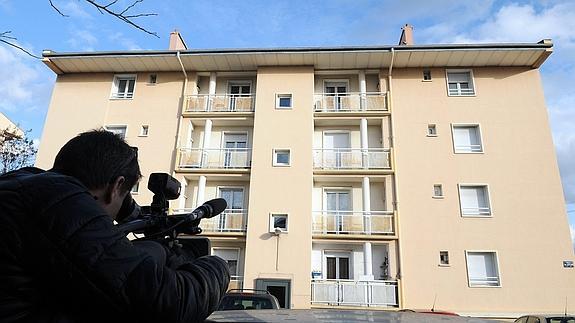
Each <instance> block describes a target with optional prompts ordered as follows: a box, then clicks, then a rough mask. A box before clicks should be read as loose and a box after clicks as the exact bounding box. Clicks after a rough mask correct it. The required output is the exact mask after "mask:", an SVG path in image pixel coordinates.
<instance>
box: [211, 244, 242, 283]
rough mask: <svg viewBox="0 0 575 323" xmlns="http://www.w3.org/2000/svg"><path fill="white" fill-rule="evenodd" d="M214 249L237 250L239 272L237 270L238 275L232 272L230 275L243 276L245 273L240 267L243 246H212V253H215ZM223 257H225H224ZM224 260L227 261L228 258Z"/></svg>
mask: <svg viewBox="0 0 575 323" xmlns="http://www.w3.org/2000/svg"><path fill="white" fill-rule="evenodd" d="M214 250H234V251H237V253H238V257H237V262H238V264H237V272H236V275H235V276H234V275H231V273H230V275H231V277H241V276H242V275H241V274H242V273H243V270H240V268H241V267H240V261H241V260H240V256H241V248H234V247H212V250H211V254H212V255H214ZM222 259H223V258H222ZM224 261H225V262H226V263H227V260H226V259H224ZM242 265H243V264H242Z"/></svg>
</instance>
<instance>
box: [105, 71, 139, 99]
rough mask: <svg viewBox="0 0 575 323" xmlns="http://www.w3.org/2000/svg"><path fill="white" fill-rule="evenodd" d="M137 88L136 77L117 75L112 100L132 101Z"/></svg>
mask: <svg viewBox="0 0 575 323" xmlns="http://www.w3.org/2000/svg"><path fill="white" fill-rule="evenodd" d="M135 86H136V76H135V75H116V76H114V84H113V85H112V95H111V98H112V99H131V98H133V97H134V88H135Z"/></svg>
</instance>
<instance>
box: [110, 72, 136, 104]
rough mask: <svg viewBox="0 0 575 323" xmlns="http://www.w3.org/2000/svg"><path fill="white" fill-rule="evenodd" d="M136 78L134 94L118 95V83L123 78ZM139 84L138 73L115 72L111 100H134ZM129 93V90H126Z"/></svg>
mask: <svg viewBox="0 0 575 323" xmlns="http://www.w3.org/2000/svg"><path fill="white" fill-rule="evenodd" d="M131 78H133V79H134V90H133V91H132V95H131V96H130V97H127V96H126V95H123V96H122V97H119V96H118V85H119V82H120V80H121V79H131ZM137 84H138V74H115V75H114V79H113V80H112V89H111V90H110V100H133V99H134V96H135V94H136V86H137ZM126 93H127V92H126Z"/></svg>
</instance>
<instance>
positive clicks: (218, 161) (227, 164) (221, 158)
mask: <svg viewBox="0 0 575 323" xmlns="http://www.w3.org/2000/svg"><path fill="white" fill-rule="evenodd" d="M251 155H252V150H251V149H250V148H222V149H211V148H210V149H203V148H187V149H180V160H179V163H178V165H179V167H180V168H209V169H214V168H215V169H218V168H226V169H233V168H240V169H241V168H250V166H251V160H252V156H251Z"/></svg>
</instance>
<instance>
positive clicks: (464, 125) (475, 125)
mask: <svg viewBox="0 0 575 323" xmlns="http://www.w3.org/2000/svg"><path fill="white" fill-rule="evenodd" d="M455 128H477V132H478V134H477V135H478V136H479V144H480V146H481V147H480V148H481V150H480V151H461V150H457V148H456V146H455V132H454V129H455ZM451 142H452V144H453V153H454V154H484V153H485V145H484V144H483V134H482V131H481V124H479V123H452V124H451Z"/></svg>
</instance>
